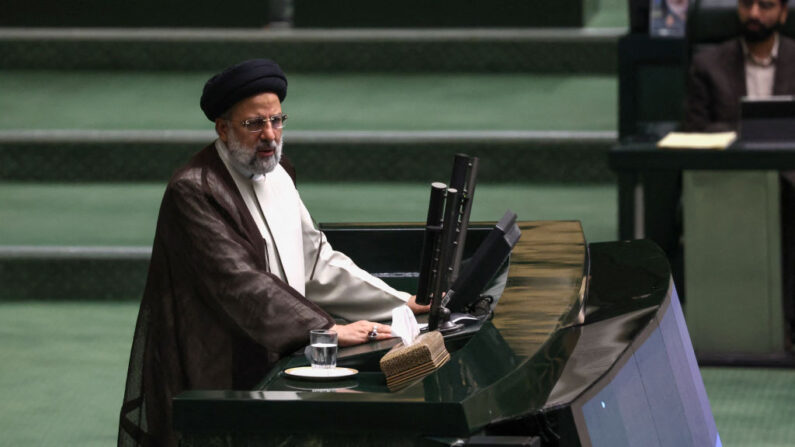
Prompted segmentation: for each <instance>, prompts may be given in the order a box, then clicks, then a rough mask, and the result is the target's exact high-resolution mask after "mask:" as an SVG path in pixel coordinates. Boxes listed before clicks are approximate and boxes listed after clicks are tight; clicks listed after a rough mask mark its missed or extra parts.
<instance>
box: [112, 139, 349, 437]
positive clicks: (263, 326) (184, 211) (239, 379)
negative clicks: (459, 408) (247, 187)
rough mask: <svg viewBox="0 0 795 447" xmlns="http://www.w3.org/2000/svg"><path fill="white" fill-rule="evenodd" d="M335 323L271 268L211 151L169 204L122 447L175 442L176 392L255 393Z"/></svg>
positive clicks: (169, 193)
mask: <svg viewBox="0 0 795 447" xmlns="http://www.w3.org/2000/svg"><path fill="white" fill-rule="evenodd" d="M283 165H284V163H283ZM285 169H286V170H287V171H288V172H289V173H290V174H291V176H292V177H293V179H295V175H294V171H293V170H292V167H291V166H289V165H288V166H285ZM333 324H334V320H333V319H332V318H331V317H330V316H329V315H328V314H327V313H326V312H324V311H323V310H321V309H320V308H319V307H318V306H317V305H315V304H313V303H311V302H310V301H308V300H307V299H306V298H304V297H303V296H301V295H300V294H299V293H298V292H296V291H295V290H294V289H292V288H291V287H290V286H289V285H287V284H286V283H285V282H283V281H281V280H280V279H278V278H277V277H275V276H273V275H271V274H270V273H268V272H267V257H266V253H265V244H264V242H263V240H262V236H261V235H260V232H259V230H258V229H257V226H256V224H255V223H254V221H253V219H252V218H251V215H250V214H249V211H248V209H247V208H246V205H245V203H244V202H243V199H242V197H241V196H240V193H239V192H238V190H237V187H236V186H235V183H234V180H233V179H232V177H231V175H230V174H229V172H228V171H227V169H226V167H225V166H224V164H223V162H222V161H221V159H220V157H219V156H218V153H217V152H216V149H215V146H214V145H212V144H211V145H209V146H207V147H206V148H204V149H203V150H202V151H200V152H199V153H198V154H196V155H195V156H194V157H193V158H192V159H191V160H190V161H189V162H188V164H187V165H186V166H185V167H183V168H181V169H180V170H178V171H177V172H176V173H175V174H174V176H173V177H172V178H171V180H170V181H169V183H168V187H167V188H166V192H165V194H164V196H163V201H162V203H161V206H160V215H159V217H158V221H157V230H156V232H155V240H154V244H153V248H152V258H151V261H150V264H149V275H148V278H147V282H146V288H145V290H144V296H143V300H142V301H141V308H140V311H139V313H138V322H137V324H136V327H135V335H134V337H133V345H132V351H131V354H130V364H129V369H128V373H127V387H126V390H125V394H124V402H123V404H122V410H121V418H120V423H119V439H118V443H119V445H120V446H121V445H124V446H127V445H176V444H177V440H176V435H175V433H174V432H173V431H172V428H171V424H172V417H171V399H172V398H173V397H174V396H176V395H177V394H179V393H180V392H181V391H183V390H188V389H250V388H251V387H252V386H254V385H255V384H256V383H257V381H259V380H261V379H262V378H263V377H264V376H265V374H266V373H267V372H268V370H269V369H270V368H271V367H272V366H273V364H274V363H275V362H276V361H278V360H279V359H280V358H281V357H283V356H285V355H288V354H290V353H292V352H294V351H296V350H297V349H299V348H300V347H301V346H303V345H306V344H307V343H308V331H309V330H310V329H317V328H327V327H330V326H332V325H333Z"/></svg>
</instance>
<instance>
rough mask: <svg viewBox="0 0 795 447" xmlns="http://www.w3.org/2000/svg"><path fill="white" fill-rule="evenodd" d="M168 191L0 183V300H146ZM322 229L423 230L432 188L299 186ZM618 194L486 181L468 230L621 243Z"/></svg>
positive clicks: (603, 188)
mask: <svg viewBox="0 0 795 447" xmlns="http://www.w3.org/2000/svg"><path fill="white" fill-rule="evenodd" d="M447 175H449V174H448V173H447V172H445V173H444V175H441V176H440V177H439V178H440V179H441V178H444V177H447ZM163 187H164V185H163V184H162V183H151V184H150V183H147V184H142V183H134V184H27V183H7V182H6V183H0V284H3V287H2V288H1V289H0V301H7V300H28V299H46V300H129V299H135V298H137V297H139V296H140V294H141V292H142V290H143V285H144V281H145V278H146V270H147V265H148V259H149V255H150V253H151V251H150V247H151V243H152V238H153V235H154V227H155V220H156V217H157V211H158V207H159V203H160V198H161V196H162V194H163ZM299 191H300V193H301V196H302V198H303V200H304V202H305V203H306V205H307V208H308V209H309V210H310V211H311V212H312V215H313V217H314V218H315V220H317V221H319V222H351V221H353V222H396V221H402V222H421V221H422V220H423V219H424V216H425V214H426V213H427V200H428V193H429V189H428V185H427V183H425V182H423V183H398V184H394V183H392V184H390V183H346V184H339V183H300V182H299ZM616 203H617V200H616V188H615V186H613V185H579V186H575V185H529V184H503V185H500V184H489V183H487V182H481V183H479V184H478V187H477V189H476V192H475V201H474V202H473V208H472V221H473V222H474V221H493V220H495V219H497V218H498V217H499V216H501V215H502V213H503V212H504V211H505V210H506V209H511V210H513V211H514V212H516V213H517V214H518V215H519V218H520V219H523V220H548V219H553V220H572V219H574V220H580V221H581V222H582V224H583V228H584V231H585V235H586V238H588V239H589V241H592V242H595V241H600V240H613V239H615V237H616V231H617V230H616V228H617V227H616V216H617V211H616Z"/></svg>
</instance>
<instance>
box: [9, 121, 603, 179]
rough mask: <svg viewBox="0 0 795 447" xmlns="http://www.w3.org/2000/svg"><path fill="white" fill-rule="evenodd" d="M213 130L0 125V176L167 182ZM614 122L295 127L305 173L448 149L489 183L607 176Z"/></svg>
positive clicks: (434, 163) (443, 153) (375, 167)
mask: <svg viewBox="0 0 795 447" xmlns="http://www.w3.org/2000/svg"><path fill="white" fill-rule="evenodd" d="M214 138H215V133H214V132H213V131H201V130H196V131H135V130H130V131H82V130H73V131H35V130H34V131H0V179H3V180H6V181H9V180H13V181H38V182H108V181H113V182H134V181H163V182H164V181H166V180H167V179H168V178H169V177H170V176H171V173H172V172H173V171H174V170H175V169H176V168H177V167H179V166H180V165H182V164H184V162H185V161H186V160H187V159H188V158H189V157H190V156H191V154H193V153H195V152H197V151H198V150H199V149H201V148H202V147H204V146H206V145H207V144H208V143H210V142H211V141H213V140H214ZM616 140H617V134H616V132H612V131H579V132H564V131H559V132H549V131H546V132H545V131H479V132H477V131H418V132H410V131H348V132H345V131H300V130H297V131H291V132H290V133H289V136H285V153H286V154H288V156H289V157H290V159H291V160H292V161H293V163H294V164H295V165H296V167H297V169H298V176H299V178H300V179H301V180H302V181H338V180H339V179H345V181H388V182H396V181H428V180H430V179H434V178H435V176H436V175H438V173H439V172H440V170H441V171H443V172H445V171H446V170H447V166H449V164H450V162H451V160H452V159H453V155H454V154H456V153H458V152H464V153H467V154H470V155H473V156H477V157H480V159H481V163H480V172H479V178H481V179H482V180H483V181H487V182H493V183H506V182H533V183H550V182H555V183H575V184H577V183H609V182H613V181H614V176H613V173H612V172H611V171H610V169H609V167H608V165H607V153H608V151H609V150H610V148H611V147H612V146H613V145H615V143H616Z"/></svg>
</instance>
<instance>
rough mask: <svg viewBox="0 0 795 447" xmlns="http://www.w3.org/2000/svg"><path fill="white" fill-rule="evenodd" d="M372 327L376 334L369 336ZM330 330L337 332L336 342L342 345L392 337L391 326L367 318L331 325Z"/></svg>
mask: <svg viewBox="0 0 795 447" xmlns="http://www.w3.org/2000/svg"><path fill="white" fill-rule="evenodd" d="M373 329H375V332H376V333H377V334H378V335H376V336H375V338H370V337H369V335H370V332H372V331H373ZM331 330H332V331H334V332H336V333H337V344H339V345H340V346H343V347H344V346H353V345H358V344H362V343H366V342H369V341H374V340H386V339H388V338H392V327H390V326H389V325H386V324H381V323H373V322H372V321H367V320H359V321H357V322H355V323H350V324H343V325H339V324H335V325H334V326H331Z"/></svg>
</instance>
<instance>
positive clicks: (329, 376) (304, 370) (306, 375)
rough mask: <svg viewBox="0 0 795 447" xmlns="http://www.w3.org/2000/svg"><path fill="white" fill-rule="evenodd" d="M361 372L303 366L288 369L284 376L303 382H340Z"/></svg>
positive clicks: (347, 369) (338, 368)
mask: <svg viewBox="0 0 795 447" xmlns="http://www.w3.org/2000/svg"><path fill="white" fill-rule="evenodd" d="M358 373H359V371H357V370H355V369H353V368H340V367H339V366H338V367H336V368H312V367H311V366H301V367H298V368H287V369H285V370H284V375H285V376H287V377H290V378H292V379H301V380H340V379H345V378H348V377H353V376H355V375H356V374H358Z"/></svg>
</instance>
